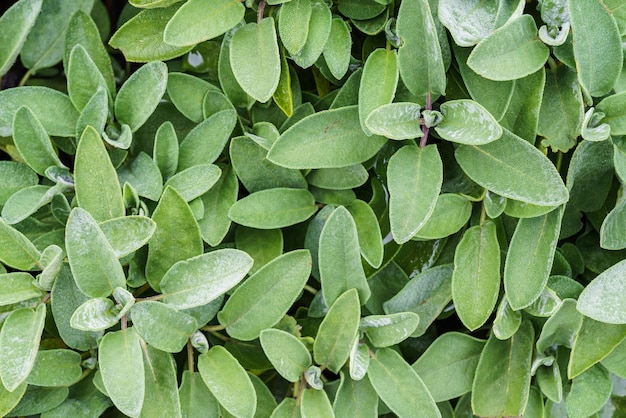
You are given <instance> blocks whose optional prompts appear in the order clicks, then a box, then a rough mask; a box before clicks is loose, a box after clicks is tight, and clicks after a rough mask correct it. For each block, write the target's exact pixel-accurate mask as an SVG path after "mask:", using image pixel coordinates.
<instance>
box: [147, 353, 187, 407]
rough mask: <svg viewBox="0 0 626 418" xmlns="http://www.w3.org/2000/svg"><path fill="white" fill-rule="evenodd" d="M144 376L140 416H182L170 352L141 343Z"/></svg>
mask: <svg viewBox="0 0 626 418" xmlns="http://www.w3.org/2000/svg"><path fill="white" fill-rule="evenodd" d="M141 348H142V351H143V367H144V376H145V396H144V399H143V405H142V407H141V415H140V416H142V417H155V416H163V417H168V418H169V417H171V418H182V415H181V404H180V398H179V394H178V382H177V380H176V363H175V361H174V357H172V355H171V354H169V353H166V352H163V351H161V350H158V349H156V348H154V347H152V346H150V345H146V344H141Z"/></svg>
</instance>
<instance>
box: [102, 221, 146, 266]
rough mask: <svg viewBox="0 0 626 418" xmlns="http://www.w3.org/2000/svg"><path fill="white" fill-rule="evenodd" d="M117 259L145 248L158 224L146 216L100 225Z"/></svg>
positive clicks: (106, 222)
mask: <svg viewBox="0 0 626 418" xmlns="http://www.w3.org/2000/svg"><path fill="white" fill-rule="evenodd" d="M98 226H99V227H100V229H101V230H102V233H103V234H104V236H105V237H106V239H107V241H108V242H109V244H110V245H111V248H113V251H114V252H115V255H116V257H117V258H122V257H125V256H127V255H129V254H131V253H133V252H134V251H136V250H138V249H139V248H141V247H143V246H144V245H145V244H146V243H147V242H148V241H149V240H150V238H151V237H152V234H153V233H154V231H155V229H156V224H155V223H154V221H153V220H152V219H150V218H146V217H145V216H124V217H121V218H115V219H109V220H108V221H105V222H102V223H100V224H99V225H98Z"/></svg>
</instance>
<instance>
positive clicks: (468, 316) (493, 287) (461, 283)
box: [452, 221, 500, 330]
mask: <svg viewBox="0 0 626 418" xmlns="http://www.w3.org/2000/svg"><path fill="white" fill-rule="evenodd" d="M499 290H500V245H499V244H498V237H497V236H496V226H495V224H494V223H493V222H491V221H485V222H484V223H483V224H482V225H476V226H473V227H471V228H469V229H468V230H467V231H465V233H464V234H463V238H462V239H461V241H460V242H459V244H458V245H457V247H456V251H455V252H454V272H453V273H452V300H453V301H454V308H455V309H456V313H457V314H458V315H459V318H460V319H461V322H463V324H464V325H465V326H466V327H467V328H469V329H470V330H475V329H477V328H478V327H480V326H481V325H483V324H484V323H485V321H487V319H488V318H489V316H490V315H491V313H492V312H493V309H494V307H495V306H496V302H497V301H498V293H499Z"/></svg>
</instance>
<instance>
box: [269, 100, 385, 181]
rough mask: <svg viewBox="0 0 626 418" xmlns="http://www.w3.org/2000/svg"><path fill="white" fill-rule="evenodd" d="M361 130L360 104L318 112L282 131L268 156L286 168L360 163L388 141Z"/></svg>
mask: <svg viewBox="0 0 626 418" xmlns="http://www.w3.org/2000/svg"><path fill="white" fill-rule="evenodd" d="M385 142H386V140H385V138H383V137H381V136H375V135H374V136H370V137H368V136H367V135H366V134H365V133H364V132H363V130H362V129H361V124H360V122H359V113H358V108H357V106H347V107H342V108H338V109H333V110H327V111H322V112H317V113H315V114H313V115H310V116H307V117H305V118H304V119H302V120H300V121H299V122H297V123H296V124H295V125H293V126H291V127H290V128H289V129H287V130H286V131H285V132H283V133H282V135H281V136H280V138H278V140H277V141H276V142H274V145H272V148H270V150H269V152H268V154H267V159H268V160H270V161H271V162H273V163H274V164H278V165H280V166H283V167H287V168H295V169H307V168H333V167H346V166H350V165H354V164H360V163H362V162H364V161H366V160H368V159H369V158H371V157H373V156H374V155H375V154H376V153H377V152H378V151H379V150H380V148H381V147H382V146H383V145H384V144H385Z"/></svg>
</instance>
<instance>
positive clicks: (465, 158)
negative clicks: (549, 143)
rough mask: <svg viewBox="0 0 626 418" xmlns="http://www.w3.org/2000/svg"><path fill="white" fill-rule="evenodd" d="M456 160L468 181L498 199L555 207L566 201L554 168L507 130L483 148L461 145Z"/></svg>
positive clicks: (561, 184)
mask: <svg viewBox="0 0 626 418" xmlns="http://www.w3.org/2000/svg"><path fill="white" fill-rule="evenodd" d="M455 156H456V160H457V162H458V163H459V165H460V166H461V168H462V169H463V171H464V172H465V173H466V174H467V175H468V177H469V178H471V179H472V180H474V181H475V182H476V183H478V184H479V185H481V186H483V187H485V188H486V189H488V190H490V191H492V192H495V193H497V194H499V195H500V196H504V197H507V198H511V199H515V200H519V201H522V202H526V203H532V204H535V205H540V206H557V205H561V204H563V203H565V202H567V200H568V191H567V189H566V188H565V185H564V184H563V180H561V176H560V175H559V173H558V172H557V171H556V168H555V167H554V164H552V162H551V161H550V160H548V158H547V157H546V156H545V155H543V154H542V153H541V151H539V150H538V149H536V148H535V147H533V146H532V145H531V144H529V143H528V142H526V141H524V140H523V139H521V138H519V137H518V136H516V135H514V134H512V133H510V132H509V131H507V130H504V134H503V135H502V138H500V139H499V140H497V141H494V142H491V143H489V144H486V145H460V146H459V147H458V148H457V149H456V151H455Z"/></svg>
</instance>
